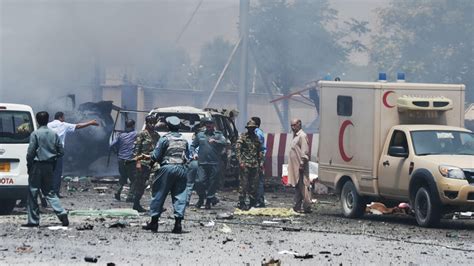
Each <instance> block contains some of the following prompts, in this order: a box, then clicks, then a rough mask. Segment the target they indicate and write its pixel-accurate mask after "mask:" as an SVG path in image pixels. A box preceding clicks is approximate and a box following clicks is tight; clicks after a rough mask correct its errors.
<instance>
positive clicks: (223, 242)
mask: <svg viewBox="0 0 474 266" xmlns="http://www.w3.org/2000/svg"><path fill="white" fill-rule="evenodd" d="M231 241H234V239H233V238H230V237H226V238H225V240H224V241H222V244H224V245H225V244H227V242H231Z"/></svg>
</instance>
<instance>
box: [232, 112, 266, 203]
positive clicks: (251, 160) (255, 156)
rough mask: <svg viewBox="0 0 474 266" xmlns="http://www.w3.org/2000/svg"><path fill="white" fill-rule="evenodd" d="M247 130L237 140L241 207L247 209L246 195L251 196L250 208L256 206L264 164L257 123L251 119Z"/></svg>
mask: <svg viewBox="0 0 474 266" xmlns="http://www.w3.org/2000/svg"><path fill="white" fill-rule="evenodd" d="M245 128H247V132H246V133H243V134H241V135H240V137H239V139H238V140H237V144H236V146H235V148H236V155H237V160H239V164H240V175H239V177H240V178H239V181H240V185H239V204H238V206H237V207H238V208H239V209H247V205H246V203H245V198H246V195H248V196H249V199H250V205H249V206H248V207H249V208H252V207H255V206H256V204H257V199H258V184H259V173H260V169H261V168H262V166H263V151H262V144H261V143H260V140H259V139H258V136H257V135H256V134H255V129H256V128H257V124H256V123H255V122H254V121H253V120H250V121H249V122H247V126H246V127H245Z"/></svg>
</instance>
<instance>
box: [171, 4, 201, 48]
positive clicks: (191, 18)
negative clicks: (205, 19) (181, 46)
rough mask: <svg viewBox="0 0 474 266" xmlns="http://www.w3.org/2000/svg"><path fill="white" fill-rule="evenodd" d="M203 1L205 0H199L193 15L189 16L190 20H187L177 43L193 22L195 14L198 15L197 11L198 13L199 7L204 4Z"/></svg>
mask: <svg viewBox="0 0 474 266" xmlns="http://www.w3.org/2000/svg"><path fill="white" fill-rule="evenodd" d="M203 1H204V0H201V1H199V3H198V5H197V6H196V8H195V9H194V11H193V13H192V14H191V17H190V18H189V20H188V22H186V25H184V27H183V29H182V30H181V32H180V33H179V35H178V38H176V41H175V43H178V42H179V40H180V39H181V36H182V35H183V33H184V32H185V31H186V29H187V28H188V26H189V24H191V21H192V20H193V18H194V15H196V13H197V11H198V9H199V7H200V6H201V4H202V2H203Z"/></svg>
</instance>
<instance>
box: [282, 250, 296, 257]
mask: <svg viewBox="0 0 474 266" xmlns="http://www.w3.org/2000/svg"><path fill="white" fill-rule="evenodd" d="M278 254H280V255H294V256H295V255H299V254H298V253H297V252H294V251H290V250H282V251H278Z"/></svg>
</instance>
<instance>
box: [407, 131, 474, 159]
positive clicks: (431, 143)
mask: <svg viewBox="0 0 474 266" xmlns="http://www.w3.org/2000/svg"><path fill="white" fill-rule="evenodd" d="M411 138H412V141H413V147H414V148H415V154H416V155H433V154H454V155H474V134H473V133H470V132H463V131H448V130H423V131H412V132H411Z"/></svg>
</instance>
